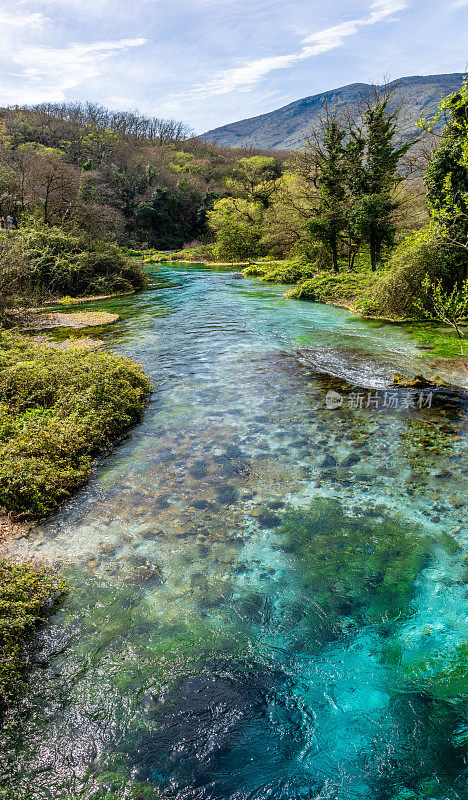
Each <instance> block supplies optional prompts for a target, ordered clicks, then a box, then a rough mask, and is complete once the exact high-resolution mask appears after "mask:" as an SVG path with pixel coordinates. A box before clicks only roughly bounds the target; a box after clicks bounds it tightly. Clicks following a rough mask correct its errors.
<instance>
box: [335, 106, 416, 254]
mask: <svg viewBox="0 0 468 800" xmlns="http://www.w3.org/2000/svg"><path fill="white" fill-rule="evenodd" d="M396 125H397V112H396V111H393V112H391V111H390V110H389V108H388V98H386V99H383V100H379V99H378V100H377V101H376V102H375V103H374V104H372V105H369V106H368V107H367V108H366V110H365V112H364V129H363V130H361V129H359V128H357V127H355V128H354V129H353V130H352V131H351V137H350V140H349V142H348V144H347V146H346V161H347V174H348V188H349V192H350V195H351V210H350V223H351V228H352V230H353V232H354V235H355V236H356V237H357V238H358V239H361V240H362V241H365V242H367V243H368V245H369V250H370V258H371V266H372V270H376V269H377V265H378V263H379V261H380V260H381V256H382V248H383V246H384V245H389V246H391V245H392V244H393V242H394V237H395V225H394V222H393V219H392V216H393V212H394V211H395V210H396V208H397V207H398V203H397V202H396V201H395V199H394V197H393V189H394V188H395V186H396V185H397V184H398V183H399V182H400V180H401V176H400V175H399V173H398V169H397V168H398V163H399V161H400V159H401V158H402V156H403V155H404V154H405V153H406V152H407V151H408V149H409V146H410V145H409V144H402V145H400V146H395V138H396Z"/></svg>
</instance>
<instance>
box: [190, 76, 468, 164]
mask: <svg viewBox="0 0 468 800" xmlns="http://www.w3.org/2000/svg"><path fill="white" fill-rule="evenodd" d="M463 78H464V75H463V74H462V73H455V74H451V75H415V76H412V77H409V78H400V79H399V80H397V81H393V82H392V83H390V84H389V88H390V89H393V90H394V93H393V95H392V99H391V104H392V105H393V106H395V107H399V106H403V110H402V113H401V119H400V131H401V133H402V134H403V136H405V137H406V136H407V137H409V138H411V137H412V136H413V135H414V134H415V133H416V129H417V121H418V119H419V118H420V117H421V114H423V115H424V116H426V117H427V116H430V115H431V114H433V113H434V111H435V110H436V106H437V103H438V102H439V101H440V98H441V95H442V94H450V93H451V92H454V91H456V90H457V89H459V88H460V86H461V83H462V81H463ZM373 88H374V87H373V86H371V85H370V84H367V83H351V84H349V86H342V87H341V88H340V89H332V90H331V91H329V92H322V94H315V95H312V96H311V97H304V98H303V99H302V100H296V101H295V102H294V103H289V105H287V106H283V108H278V109H277V110H276V111H270V112H269V113H268V114H261V115H260V116H259V117H251V118H250V119H243V120H240V121H239V122H231V123H230V124H229V125H223V126H222V127H221V128H214V129H213V130H211V131H208V132H207V133H204V134H202V136H201V138H202V139H205V140H206V141H208V142H216V144H219V145H223V146H225V147H259V148H263V149H267V150H273V149H277V150H294V149H297V148H299V147H300V146H301V144H302V142H303V140H304V136H306V135H307V133H308V131H309V130H310V128H311V126H312V125H313V123H314V122H316V121H317V120H318V118H319V117H320V115H321V113H322V111H323V108H324V103H327V104H328V105H329V106H330V107H339V108H352V107H353V106H355V104H356V103H357V102H358V101H359V98H360V97H361V96H362V94H365V93H366V92H369V91H371V90H372V89H373ZM377 88H380V87H377Z"/></svg>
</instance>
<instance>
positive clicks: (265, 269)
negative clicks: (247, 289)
mask: <svg viewBox="0 0 468 800" xmlns="http://www.w3.org/2000/svg"><path fill="white" fill-rule="evenodd" d="M315 272H316V270H315V268H314V267H313V265H311V264H310V263H309V262H308V261H307V260H306V259H304V258H294V259H292V260H291V261H273V262H271V261H270V262H264V263H257V264H253V265H251V266H250V267H247V268H246V269H245V270H244V275H246V276H252V277H257V278H260V280H262V281H271V282H272V283H289V284H294V283H298V282H299V281H303V280H305V278H308V277H310V276H312V275H314V274H315Z"/></svg>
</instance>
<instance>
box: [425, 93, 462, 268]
mask: <svg viewBox="0 0 468 800" xmlns="http://www.w3.org/2000/svg"><path fill="white" fill-rule="evenodd" d="M439 109H440V112H439V115H440V114H443V115H444V117H445V120H446V125H445V128H444V130H443V132H442V137H441V141H440V144H439V145H438V147H436V148H435V150H434V151H433V153H432V159H431V163H430V164H429V167H428V169H427V172H426V186H427V200H428V204H429V210H430V213H431V217H432V218H433V219H434V220H435V221H436V223H437V224H438V225H439V227H440V229H441V232H442V233H443V234H444V235H445V236H446V237H447V239H448V240H449V241H451V242H452V243H453V244H455V246H457V247H460V248H461V249H462V250H464V251H465V253H464V256H465V257H464V262H465V263H464V272H465V277H466V274H467V269H468V84H467V83H466V81H465V83H464V84H463V86H462V88H461V89H460V91H459V92H455V93H454V94H451V95H450V96H449V97H446V98H445V99H444V100H443V101H442V103H441V104H440V106H439Z"/></svg>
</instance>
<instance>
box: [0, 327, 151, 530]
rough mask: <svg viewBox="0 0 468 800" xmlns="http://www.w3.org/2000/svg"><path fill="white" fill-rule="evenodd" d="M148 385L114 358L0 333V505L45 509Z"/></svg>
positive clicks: (135, 407) (29, 512) (84, 473)
mask: <svg viewBox="0 0 468 800" xmlns="http://www.w3.org/2000/svg"><path fill="white" fill-rule="evenodd" d="M149 391H150V382H149V380H148V378H146V377H145V375H144V374H143V372H142V370H141V368H140V367H139V366H138V365H136V364H134V363H132V362H131V361H129V360H128V359H126V358H123V357H121V356H116V355H113V354H111V353H107V352H103V351H99V352H89V351H88V352H83V351H80V350H75V351H73V350H70V351H66V352H64V351H59V350H56V349H54V348H50V347H47V346H42V347H33V346H31V344H30V343H28V341H27V340H26V339H25V338H23V337H21V336H18V335H16V334H11V333H6V332H0V504H1V505H3V506H4V507H5V508H6V509H7V510H8V511H9V512H11V513H13V514H14V515H22V516H28V517H32V518H39V517H43V516H45V515H46V514H48V513H50V512H51V511H53V510H54V509H55V508H56V507H57V506H58V504H59V503H60V502H61V501H62V500H64V499H65V498H66V497H68V496H69V495H70V494H71V492H73V491H74V490H76V489H77V488H78V487H79V486H80V485H82V484H83V483H84V482H85V481H86V480H87V478H88V476H89V474H90V470H91V465H92V459H93V456H95V455H96V454H97V453H98V452H99V451H100V450H102V449H103V448H105V447H107V446H108V445H109V444H110V443H111V442H112V440H113V439H114V438H115V437H116V436H118V435H119V434H121V433H122V432H123V431H124V430H125V429H126V428H128V426H129V425H130V424H131V423H132V422H133V421H134V420H135V419H136V418H137V417H138V415H139V414H140V413H141V411H142V410H143V407H144V405H145V401H146V396H147V394H148V393H149Z"/></svg>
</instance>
